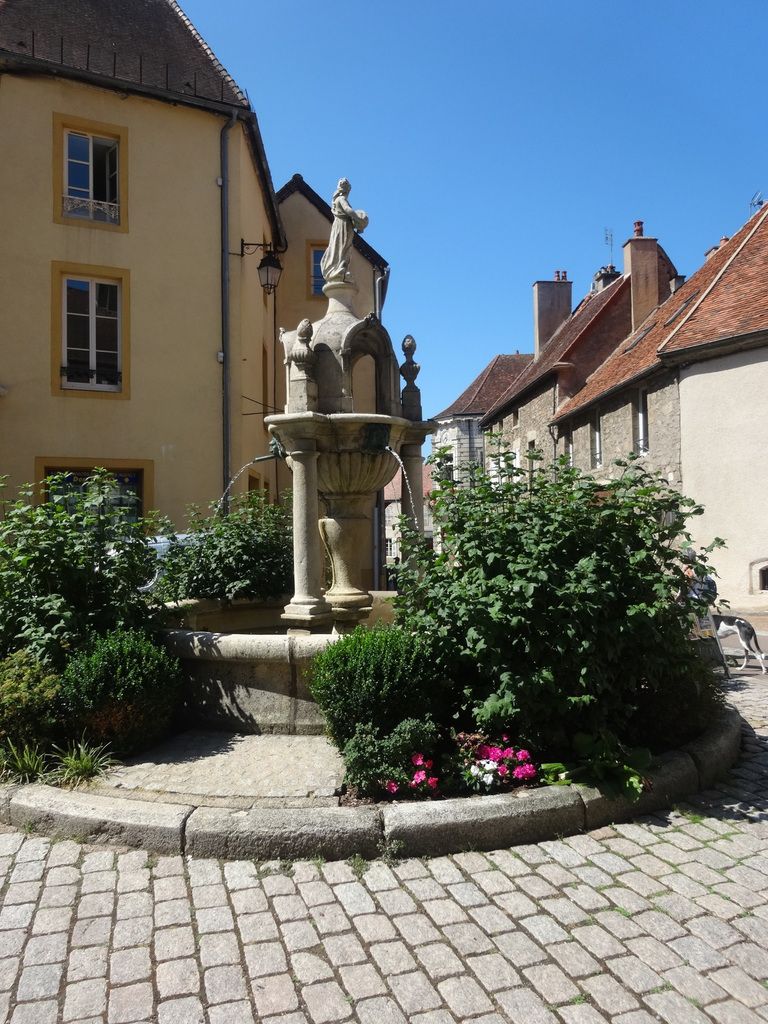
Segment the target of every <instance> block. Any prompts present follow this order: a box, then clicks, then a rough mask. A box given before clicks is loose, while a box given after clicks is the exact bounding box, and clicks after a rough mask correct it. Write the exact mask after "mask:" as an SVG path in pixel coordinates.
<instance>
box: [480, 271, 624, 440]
mask: <svg viewBox="0 0 768 1024" xmlns="http://www.w3.org/2000/svg"><path fill="white" fill-rule="evenodd" d="M628 282H629V278H627V277H624V276H621V277H617V278H616V280H615V281H612V282H611V283H610V284H609V285H608V287H607V288H603V289H602V290H601V291H599V292H590V293H589V294H588V295H586V296H585V297H584V298H583V299H582V300H581V302H580V303H579V304H578V306H577V307H576V309H574V311H573V312H572V313H571V315H570V316H569V317H568V319H567V320H565V321H564V322H563V323H562V324H561V325H560V327H559V328H558V329H557V330H556V331H555V333H554V334H553V335H552V337H551V338H550V339H549V341H548V342H547V343H546V345H545V346H544V348H543V349H542V351H541V354H540V355H539V358H538V359H537V360H536V361H535V362H531V364H530V365H529V366H528V367H527V368H526V369H525V370H524V371H523V373H521V374H520V376H519V377H518V378H517V380H515V381H514V382H513V383H512V384H511V386H510V387H509V388H507V390H506V391H505V392H504V393H503V394H502V395H501V396H500V397H499V399H498V401H497V402H496V404H495V405H493V406H491V408H490V409H489V411H488V412H487V413H486V415H485V416H484V417H483V420H482V425H483V426H485V425H486V424H487V423H489V422H491V421H492V420H493V419H494V418H496V417H498V415H499V414H501V413H503V412H504V410H505V409H507V408H509V407H510V406H511V405H512V404H513V402H514V401H515V399H517V398H518V397H519V396H521V395H522V394H523V392H525V391H527V390H528V389H529V388H531V387H533V386H534V385H535V384H537V383H538V382H539V381H541V380H542V379H543V378H544V377H546V376H547V375H548V374H549V373H550V372H551V371H552V369H553V367H554V366H555V364H556V363H558V362H560V361H561V360H562V359H563V358H564V357H565V356H566V354H567V353H568V352H569V351H570V350H571V349H572V348H573V347H574V346H575V344H576V343H577V342H578V341H579V339H580V338H581V337H582V336H583V335H584V333H585V332H586V331H587V330H588V328H589V327H591V326H592V325H593V324H594V322H595V320H596V319H597V318H598V317H599V316H600V314H601V313H602V312H603V310H605V309H606V307H607V306H608V304H609V303H610V302H611V300H612V299H614V298H616V296H618V295H619V294H620V293H621V292H622V291H623V290H624V288H625V287H628Z"/></svg>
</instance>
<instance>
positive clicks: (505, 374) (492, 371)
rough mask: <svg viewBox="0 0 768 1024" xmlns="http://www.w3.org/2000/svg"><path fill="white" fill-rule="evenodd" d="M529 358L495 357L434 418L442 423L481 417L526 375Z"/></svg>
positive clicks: (518, 356)
mask: <svg viewBox="0 0 768 1024" xmlns="http://www.w3.org/2000/svg"><path fill="white" fill-rule="evenodd" d="M532 359H533V356H532V355H531V354H529V353H528V354H524V355H520V353H519V352H516V353H515V354H514V355H500V356H495V357H494V358H493V359H492V360H491V361H490V363H488V365H487V366H486V368H485V369H484V370H483V372H482V373H480V374H478V376H477V377H475V379H474V380H473V381H472V383H471V384H470V385H469V387H468V388H466V389H465V390H464V391H462V393H461V394H460V395H459V397H458V398H457V399H456V401H455V402H452V403H451V405H449V406H448V408H447V409H443V411H442V412H440V413H438V414H437V416H435V417H433V418H434V419H436V420H443V419H447V418H448V417H449V416H471V415H474V416H481V415H482V414H483V413H485V412H488V410H489V409H491V408H492V407H493V406H494V405H495V404H496V402H497V401H498V400H499V397H500V396H501V395H502V394H503V393H504V392H505V391H507V390H508V389H509V388H510V386H511V385H512V384H513V382H514V381H515V380H517V378H518V377H519V376H520V375H521V373H524V372H525V369H526V367H527V366H528V364H529V363H530V362H531V361H532Z"/></svg>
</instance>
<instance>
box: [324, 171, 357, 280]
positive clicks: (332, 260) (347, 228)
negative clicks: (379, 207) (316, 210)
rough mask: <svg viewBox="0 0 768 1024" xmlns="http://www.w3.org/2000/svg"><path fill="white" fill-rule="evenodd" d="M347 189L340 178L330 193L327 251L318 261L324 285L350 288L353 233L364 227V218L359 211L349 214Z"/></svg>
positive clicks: (350, 208)
mask: <svg viewBox="0 0 768 1024" xmlns="http://www.w3.org/2000/svg"><path fill="white" fill-rule="evenodd" d="M351 187H352V186H351V185H350V184H349V182H348V181H347V179H346V178H342V179H341V180H340V181H339V184H338V186H337V188H336V191H335V192H334V193H333V199H332V200H331V210H332V211H333V226H332V227H331V237H330V239H329V241H328V248H327V249H326V250H325V253H324V254H323V258H322V260H321V261H320V270H321V271H322V274H323V277H324V279H325V281H326V282H327V283H328V284H336V283H339V284H342V283H343V284H351V285H353V284H354V283H355V282H354V281H353V279H352V275H351V273H350V271H349V256H350V250H351V248H352V242H353V241H354V238H355V231H360V232H362V231H363V230H364V229H365V228H366V227H367V226H368V216H367V214H366V213H365V212H364V211H363V210H353V209H352V207H351V206H350V204H349V200H348V199H347V196H348V195H349V191H350V189H351Z"/></svg>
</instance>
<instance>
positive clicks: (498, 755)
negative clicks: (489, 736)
mask: <svg viewBox="0 0 768 1024" xmlns="http://www.w3.org/2000/svg"><path fill="white" fill-rule="evenodd" d="M487 750H488V753H487V754H486V755H485V756H486V758H487V759H488V760H489V761H501V759H502V758H503V757H504V751H503V750H502V749H501V747H488V748H487Z"/></svg>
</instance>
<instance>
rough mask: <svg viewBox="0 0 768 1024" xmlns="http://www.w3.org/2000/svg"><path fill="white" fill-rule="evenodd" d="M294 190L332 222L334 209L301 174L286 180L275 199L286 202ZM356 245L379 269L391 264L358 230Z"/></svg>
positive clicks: (361, 253) (355, 238)
mask: <svg viewBox="0 0 768 1024" xmlns="http://www.w3.org/2000/svg"><path fill="white" fill-rule="evenodd" d="M294 192H299V193H300V194H301V195H303V196H304V198H305V199H306V200H307V201H308V202H310V203H311V204H312V205H313V206H314V207H315V209H316V210H319V211H320V213H322V215H323V216H324V217H325V218H327V220H328V221H329V222H330V221H332V220H333V211H332V210H331V208H330V206H329V205H328V203H326V201H325V200H324V199H323V197H322V196H320V195H318V193H317V192H315V190H314V189H313V188H312V186H311V185H308V184H307V183H306V181H304V179H303V178H302V176H301V175H300V174H294V176H293V177H292V178H291V179H290V181H286V183H285V184H284V185H283V187H282V188H281V189H278V191H277V193H276V195H275V199H276V200H277V202H278V204H280V203H282V202H284V201H285V200H286V199H287V198H288V196H292V195H293V194H294ZM353 244H354V247H355V249H357V251H358V252H359V253H360V255H361V256H362V257H363V258H364V259H366V260H368V262H369V263H372V264H373V266H374V267H378V268H379V270H382V271H383V270H386V268H387V266H388V265H389V264H388V263H387V261H386V260H385V259H384V257H383V256H382V255H380V254H379V253H378V252H376V250H375V249H374V248H373V246H372V245H369V244H368V243H367V242H366V240H365V239H364V238H362V237H361V236H360V235H359V234H358V233H357V232H355V236H354V242H353Z"/></svg>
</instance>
